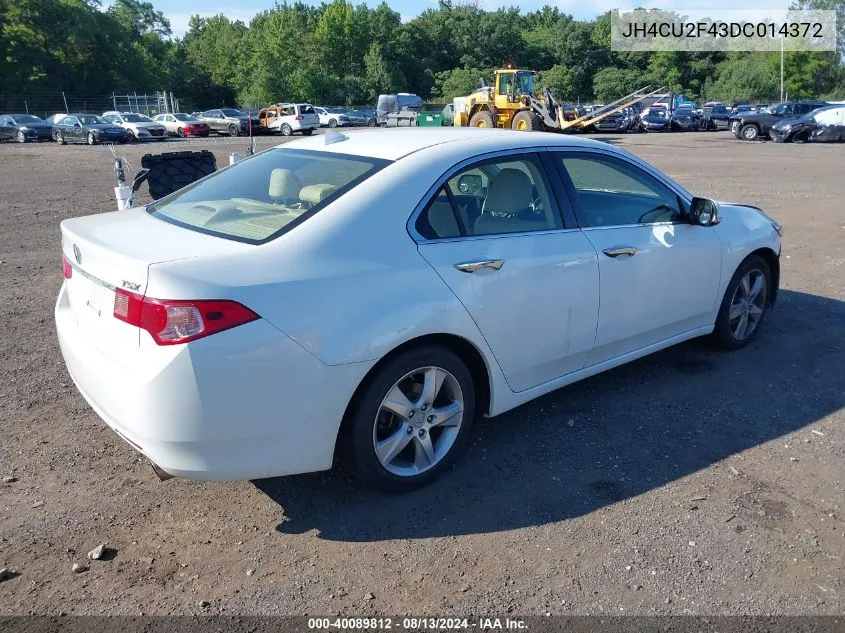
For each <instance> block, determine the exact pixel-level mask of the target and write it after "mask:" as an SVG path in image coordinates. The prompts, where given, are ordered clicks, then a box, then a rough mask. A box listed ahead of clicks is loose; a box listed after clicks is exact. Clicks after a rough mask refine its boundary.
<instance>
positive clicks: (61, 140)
mask: <svg viewBox="0 0 845 633" xmlns="http://www.w3.org/2000/svg"><path fill="white" fill-rule="evenodd" d="M56 143H58V144H59V145H64V144H65V135H64V134H62V133H61V132H56Z"/></svg>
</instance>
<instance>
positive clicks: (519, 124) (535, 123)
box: [511, 110, 543, 132]
mask: <svg viewBox="0 0 845 633" xmlns="http://www.w3.org/2000/svg"><path fill="white" fill-rule="evenodd" d="M542 125H543V121H542V120H541V119H540V117H538V116H537V115H536V114H534V113H533V112H529V111H528V110H520V111H519V112H517V113H516V114H515V115H513V120H512V121H511V128H512V129H514V130H521V131H523V132H537V131H539V130H540V128H541V127H542Z"/></svg>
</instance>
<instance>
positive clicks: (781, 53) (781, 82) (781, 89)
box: [780, 37, 783, 103]
mask: <svg viewBox="0 0 845 633" xmlns="http://www.w3.org/2000/svg"><path fill="white" fill-rule="evenodd" d="M780 102H781V103H783V37H781V38H780Z"/></svg>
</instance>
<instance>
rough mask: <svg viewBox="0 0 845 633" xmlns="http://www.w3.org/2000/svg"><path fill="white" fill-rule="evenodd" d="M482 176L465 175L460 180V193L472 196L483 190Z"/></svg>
mask: <svg viewBox="0 0 845 633" xmlns="http://www.w3.org/2000/svg"><path fill="white" fill-rule="evenodd" d="M481 184H482V183H481V176H479V175H478V174H464V175H463V176H461V177H460V178H458V191H460V192H461V193H462V194H469V195H472V194H474V193H476V192H478V190H479V189H481Z"/></svg>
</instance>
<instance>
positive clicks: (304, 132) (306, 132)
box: [302, 130, 314, 136]
mask: <svg viewBox="0 0 845 633" xmlns="http://www.w3.org/2000/svg"><path fill="white" fill-rule="evenodd" d="M313 133H314V130H302V136H311V135H312V134H313Z"/></svg>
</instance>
